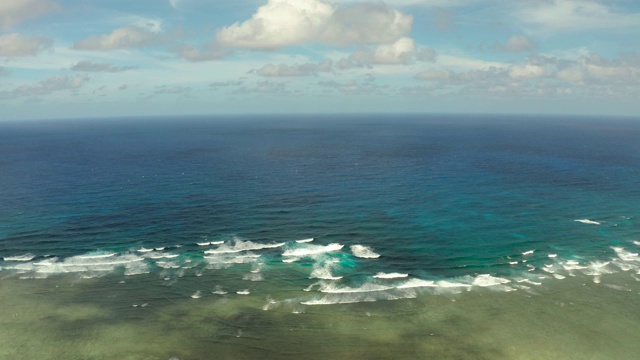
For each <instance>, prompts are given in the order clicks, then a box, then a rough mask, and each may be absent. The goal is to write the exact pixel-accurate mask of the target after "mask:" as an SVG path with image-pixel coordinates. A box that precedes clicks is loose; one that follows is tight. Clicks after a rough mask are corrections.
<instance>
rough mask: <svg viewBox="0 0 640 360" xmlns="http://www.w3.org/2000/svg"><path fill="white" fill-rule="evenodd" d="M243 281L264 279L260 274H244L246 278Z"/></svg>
mask: <svg viewBox="0 0 640 360" xmlns="http://www.w3.org/2000/svg"><path fill="white" fill-rule="evenodd" d="M242 280H245V281H262V280H264V277H263V276H262V274H260V273H248V274H244V276H243V277H242Z"/></svg>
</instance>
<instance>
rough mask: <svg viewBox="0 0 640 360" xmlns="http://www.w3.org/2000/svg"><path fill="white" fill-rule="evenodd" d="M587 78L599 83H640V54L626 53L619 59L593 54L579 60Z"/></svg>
mask: <svg viewBox="0 0 640 360" xmlns="http://www.w3.org/2000/svg"><path fill="white" fill-rule="evenodd" d="M578 64H579V68H580V70H581V71H582V72H583V73H585V74H586V77H587V80H591V81H597V82H598V83H614V84H635V85H638V84H640V55H626V56H623V57H620V58H618V59H614V60H609V59H605V58H603V57H602V56H600V55H598V54H591V55H589V56H587V57H584V58H583V59H581V60H579V61H578Z"/></svg>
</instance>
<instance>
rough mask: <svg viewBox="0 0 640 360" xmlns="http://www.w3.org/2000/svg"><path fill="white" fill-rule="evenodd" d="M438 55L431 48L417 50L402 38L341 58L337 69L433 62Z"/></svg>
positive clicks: (405, 38)
mask: <svg viewBox="0 0 640 360" xmlns="http://www.w3.org/2000/svg"><path fill="white" fill-rule="evenodd" d="M437 55H438V53H437V52H436V51H435V50H434V49H432V48H418V47H417V46H416V43H415V41H414V40H413V39H411V38H408V37H402V38H400V39H398V40H397V41H395V42H393V43H390V44H381V45H378V46H377V47H375V48H373V49H372V48H366V47H365V48H360V49H358V50H356V51H355V52H353V53H352V54H351V55H349V56H348V57H344V58H341V59H340V60H338V61H337V63H336V65H337V67H338V68H339V69H350V68H354V67H371V66H372V65H403V64H410V63H413V62H414V61H427V62H434V61H435V59H436V57H437Z"/></svg>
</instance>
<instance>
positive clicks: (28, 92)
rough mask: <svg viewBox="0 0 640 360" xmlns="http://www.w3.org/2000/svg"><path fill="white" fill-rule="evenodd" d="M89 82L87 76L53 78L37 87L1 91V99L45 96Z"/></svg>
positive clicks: (30, 86)
mask: <svg viewBox="0 0 640 360" xmlns="http://www.w3.org/2000/svg"><path fill="white" fill-rule="evenodd" d="M88 80H89V77H88V76H85V75H78V76H76V77H68V76H52V77H50V78H47V79H44V80H42V81H40V82H38V83H37V84H35V85H22V86H19V87H16V88H14V89H13V90H6V91H0V99H16V98H21V97H31V96H43V95H49V94H51V93H54V92H57V91H63V90H73V89H78V88H80V87H81V86H82V85H83V84H84V83H85V82H86V81H88Z"/></svg>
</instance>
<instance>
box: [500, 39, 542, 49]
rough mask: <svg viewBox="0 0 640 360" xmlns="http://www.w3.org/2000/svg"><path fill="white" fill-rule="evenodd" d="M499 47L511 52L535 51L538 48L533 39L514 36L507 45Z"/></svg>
mask: <svg viewBox="0 0 640 360" xmlns="http://www.w3.org/2000/svg"><path fill="white" fill-rule="evenodd" d="M499 47H500V48H501V49H502V50H505V51H510V52H525V51H531V50H533V49H534V48H535V47H536V46H535V44H534V43H533V41H531V39H529V38H528V37H526V36H524V35H513V36H511V37H510V38H509V39H508V40H507V43H506V44H504V45H500V46H499Z"/></svg>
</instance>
